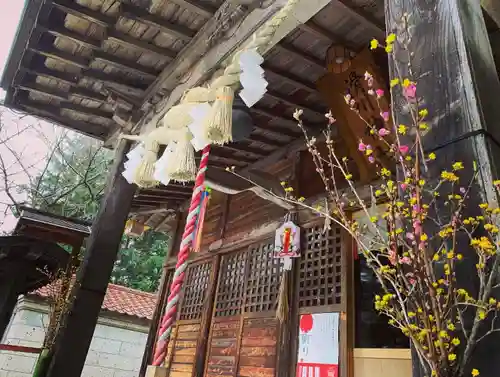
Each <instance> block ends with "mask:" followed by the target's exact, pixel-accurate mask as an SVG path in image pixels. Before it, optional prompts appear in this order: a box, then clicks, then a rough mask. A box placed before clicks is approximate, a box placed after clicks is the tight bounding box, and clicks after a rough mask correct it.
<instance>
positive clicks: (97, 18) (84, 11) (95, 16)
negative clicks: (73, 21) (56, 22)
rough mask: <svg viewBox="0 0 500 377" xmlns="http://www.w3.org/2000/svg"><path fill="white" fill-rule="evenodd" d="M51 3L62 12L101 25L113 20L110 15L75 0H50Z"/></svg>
mask: <svg viewBox="0 0 500 377" xmlns="http://www.w3.org/2000/svg"><path fill="white" fill-rule="evenodd" d="M52 5H53V6H54V7H56V8H57V9H59V10H61V11H63V12H64V13H67V14H71V15H72V16H75V17H78V18H81V19H83V20H86V21H89V22H92V23H95V24H98V25H101V26H103V27H108V26H109V25H111V24H113V23H114V22H115V20H114V19H113V18H112V17H109V16H106V15H105V14H103V13H101V12H96V11H94V10H92V9H90V8H87V7H84V6H83V5H80V4H78V3H77V2H76V1H68V0H52Z"/></svg>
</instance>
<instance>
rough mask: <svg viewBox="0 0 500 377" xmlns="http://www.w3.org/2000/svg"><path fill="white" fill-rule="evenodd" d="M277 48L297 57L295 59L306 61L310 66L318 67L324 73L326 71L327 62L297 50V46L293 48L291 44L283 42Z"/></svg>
mask: <svg viewBox="0 0 500 377" xmlns="http://www.w3.org/2000/svg"><path fill="white" fill-rule="evenodd" d="M275 48H276V49H278V50H281V51H283V52H285V53H287V54H289V55H293V56H295V57H297V58H299V59H301V60H303V61H305V62H306V63H309V64H311V65H313V66H315V67H318V68H320V69H321V70H322V71H326V63H325V62H323V61H322V60H320V59H318V58H317V57H315V56H312V55H310V54H308V53H307V52H304V51H301V50H299V49H298V48H296V47H295V46H293V45H291V44H289V43H285V42H282V43H280V44H277V45H276V46H275Z"/></svg>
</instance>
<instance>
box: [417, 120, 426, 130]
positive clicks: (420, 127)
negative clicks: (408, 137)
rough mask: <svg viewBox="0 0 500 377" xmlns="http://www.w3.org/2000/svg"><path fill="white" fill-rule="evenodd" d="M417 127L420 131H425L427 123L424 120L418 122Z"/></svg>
mask: <svg viewBox="0 0 500 377" xmlns="http://www.w3.org/2000/svg"><path fill="white" fill-rule="evenodd" d="M418 128H419V129H420V130H421V131H427V130H428V129H429V125H428V124H427V123H426V122H422V123H419V125H418Z"/></svg>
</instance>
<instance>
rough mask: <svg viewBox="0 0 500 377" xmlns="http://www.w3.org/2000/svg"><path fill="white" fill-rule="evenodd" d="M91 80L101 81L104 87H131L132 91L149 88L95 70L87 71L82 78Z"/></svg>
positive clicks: (134, 81) (118, 76)
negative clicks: (116, 85) (115, 85)
mask: <svg viewBox="0 0 500 377" xmlns="http://www.w3.org/2000/svg"><path fill="white" fill-rule="evenodd" d="M85 77H87V78H90V79H93V80H96V81H100V82H101V83H102V84H103V85H105V86H106V85H107V84H109V85H114V84H120V85H121V86H125V87H129V88H130V89H131V90H139V91H140V90H144V89H146V88H147V84H144V83H143V84H141V83H139V82H138V81H137V80H131V79H129V78H127V77H125V76H123V75H112V74H109V73H104V72H103V71H98V70H95V69H89V70H88V71H85V74H84V75H82V78H85Z"/></svg>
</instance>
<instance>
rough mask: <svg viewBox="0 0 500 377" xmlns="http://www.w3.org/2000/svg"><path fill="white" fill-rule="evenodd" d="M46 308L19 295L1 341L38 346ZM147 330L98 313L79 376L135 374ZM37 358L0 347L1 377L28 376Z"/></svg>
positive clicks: (45, 317)
mask: <svg viewBox="0 0 500 377" xmlns="http://www.w3.org/2000/svg"><path fill="white" fill-rule="evenodd" d="M47 309H48V308H47V306H45V305H43V304H39V303H35V302H34V301H32V300H30V299H21V301H19V303H18V305H17V307H16V310H15V312H14V315H13V316H12V319H11V323H10V325H9V327H8V329H7V331H6V333H5V337H4V339H3V340H2V343H4V344H12V345H18V346H27V347H40V346H41V345H42V342H43V338H44V335H45V328H46V326H47V324H48V315H47ZM147 332H148V328H147V327H146V326H144V325H138V324H134V323H133V322H124V321H120V320H117V319H111V318H106V317H105V316H103V315H101V316H100V318H99V321H98V325H97V327H96V329H95V332H94V337H93V339H92V343H91V345H90V350H89V353H88V355H87V360H86V361H85V368H84V370H83V373H82V377H137V375H138V371H139V367H140V365H141V361H142V355H143V352H144V347H145V344H146V338H147ZM36 359H37V355H36V354H26V353H19V352H10V351H0V377H31V375H32V372H33V368H34V366H35V362H36Z"/></svg>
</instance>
